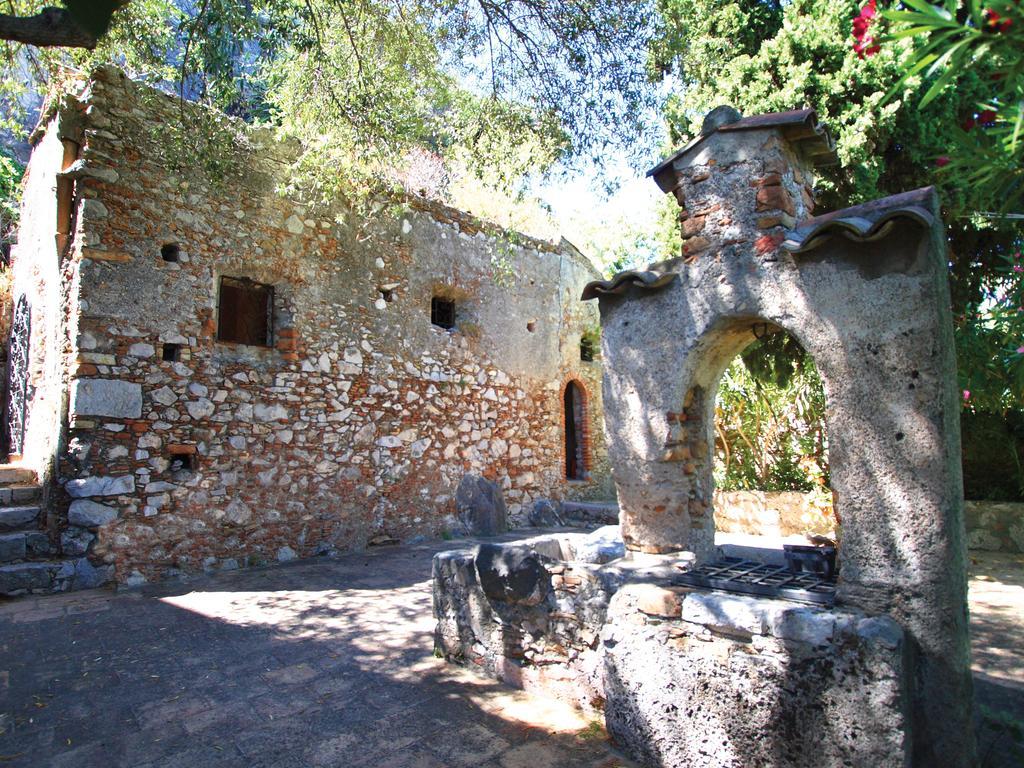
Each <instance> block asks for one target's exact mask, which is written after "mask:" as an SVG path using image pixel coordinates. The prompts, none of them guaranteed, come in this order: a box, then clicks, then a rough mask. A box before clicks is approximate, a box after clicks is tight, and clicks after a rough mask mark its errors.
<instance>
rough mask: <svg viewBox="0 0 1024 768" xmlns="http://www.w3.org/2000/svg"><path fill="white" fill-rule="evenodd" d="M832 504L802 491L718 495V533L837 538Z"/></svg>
mask: <svg viewBox="0 0 1024 768" xmlns="http://www.w3.org/2000/svg"><path fill="white" fill-rule="evenodd" d="M835 529H836V522H835V517H834V515H833V513H832V505H831V503H824V504H823V503H821V501H820V497H819V496H817V495H815V494H811V493H803V492H801V491H715V530H716V531H721V532H723V533H749V534H755V535H763V536H794V535H795V536H801V535H804V534H808V533H812V534H820V535H822V536H830V537H834V536H835Z"/></svg>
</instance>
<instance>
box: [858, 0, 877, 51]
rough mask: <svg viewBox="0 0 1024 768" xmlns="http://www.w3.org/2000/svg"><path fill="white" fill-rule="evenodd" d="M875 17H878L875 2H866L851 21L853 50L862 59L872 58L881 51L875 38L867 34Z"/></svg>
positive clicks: (872, 0) (873, 0)
mask: <svg viewBox="0 0 1024 768" xmlns="http://www.w3.org/2000/svg"><path fill="white" fill-rule="evenodd" d="M876 16H878V8H877V6H876V5H875V0H868V2H867V4H866V5H864V6H862V7H861V9H860V14H859V15H858V16H857V17H856V18H854V20H853V39H854V40H856V42H855V43H854V44H853V50H854V51H856V52H857V56H858V57H860V58H862V59H864V58H867V57H868V56H874V55H875V54H876V53H878V52H879V51H880V50H882V47H881V46H880V45H878V43H876V42H875V38H874V37H873V36H871V35H870V34H868V32H870V30H871V25H872V23H873V22H874V19H875V17H876Z"/></svg>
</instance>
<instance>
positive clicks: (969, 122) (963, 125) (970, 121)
mask: <svg viewBox="0 0 1024 768" xmlns="http://www.w3.org/2000/svg"><path fill="white" fill-rule="evenodd" d="M960 127H961V128H963V129H964V130H965V131H969V130H971V128H973V127H974V118H973V117H968V118H967V119H966V120H964V121H963V122H962V123H960Z"/></svg>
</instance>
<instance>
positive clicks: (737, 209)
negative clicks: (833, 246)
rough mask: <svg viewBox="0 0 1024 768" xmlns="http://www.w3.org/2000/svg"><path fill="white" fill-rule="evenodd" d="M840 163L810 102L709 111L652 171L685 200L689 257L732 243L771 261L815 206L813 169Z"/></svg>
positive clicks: (682, 221) (685, 255)
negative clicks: (755, 110)
mask: <svg viewBox="0 0 1024 768" xmlns="http://www.w3.org/2000/svg"><path fill="white" fill-rule="evenodd" d="M837 162H838V158H837V155H836V150H835V143H834V142H833V141H832V138H831V136H830V135H829V132H828V129H827V128H826V127H825V126H823V125H822V124H820V123H819V122H818V118H817V115H816V114H815V112H814V111H813V110H810V109H799V110H793V111H790V112H776V113H772V114H768V115H756V116H753V117H742V116H741V115H740V113H739V112H738V111H737V110H735V109H733V108H732V107H717V108H716V109H714V110H712V111H711V112H710V113H708V115H707V117H706V118H705V120H704V126H703V128H702V129H701V133H700V136H698V137H697V138H696V139H694V140H693V141H691V142H690V143H689V144H687V145H686V146H685V147H683V148H682V149H681V150H679V151H678V152H676V153H675V154H674V155H672V156H671V157H670V158H668V159H667V160H665V161H664V162H662V163H661V164H660V165H658V166H657V167H655V168H653V169H652V170H651V171H649V172H648V174H647V175H648V176H653V177H654V180H655V181H656V182H657V184H658V186H659V187H660V188H661V190H662V191H663V192H671V193H672V194H673V195H674V196H675V198H676V201H677V202H678V203H679V207H680V209H681V210H680V212H679V221H680V229H681V232H682V237H683V247H682V253H681V254H680V257H681V258H682V260H683V261H684V262H685V263H690V262H692V261H695V260H697V259H699V258H701V256H702V255H703V254H709V253H716V254H717V253H720V252H721V249H722V248H725V247H727V246H753V249H754V252H755V253H756V254H757V255H759V256H761V257H762V258H763V259H765V260H773V259H774V257H775V256H774V255H775V252H776V250H777V249H778V247H779V245H780V244H781V243H782V241H783V239H784V234H783V233H784V231H785V230H788V229H792V228H793V227H794V226H795V225H796V224H797V222H799V221H801V220H803V219H805V218H807V217H808V216H810V215H811V214H812V212H813V210H814V192H813V189H814V172H813V171H814V168H817V167H820V166H825V165H833V164H835V163H837Z"/></svg>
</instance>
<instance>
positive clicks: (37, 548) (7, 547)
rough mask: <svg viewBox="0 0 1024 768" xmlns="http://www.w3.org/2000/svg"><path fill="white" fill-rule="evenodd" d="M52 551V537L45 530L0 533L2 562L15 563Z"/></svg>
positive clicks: (0, 559) (0, 561)
mask: <svg viewBox="0 0 1024 768" xmlns="http://www.w3.org/2000/svg"><path fill="white" fill-rule="evenodd" d="M49 553H50V539H49V537H47V535H46V534H45V533H44V532H43V531H16V532H14V533H0V563H13V562H16V561H18V560H24V559H26V558H35V557H40V556H44V555H47V554H49Z"/></svg>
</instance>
